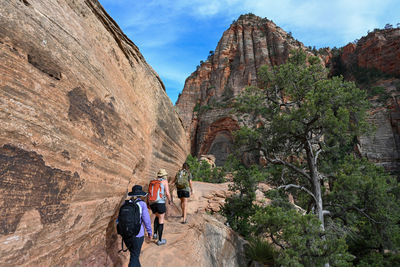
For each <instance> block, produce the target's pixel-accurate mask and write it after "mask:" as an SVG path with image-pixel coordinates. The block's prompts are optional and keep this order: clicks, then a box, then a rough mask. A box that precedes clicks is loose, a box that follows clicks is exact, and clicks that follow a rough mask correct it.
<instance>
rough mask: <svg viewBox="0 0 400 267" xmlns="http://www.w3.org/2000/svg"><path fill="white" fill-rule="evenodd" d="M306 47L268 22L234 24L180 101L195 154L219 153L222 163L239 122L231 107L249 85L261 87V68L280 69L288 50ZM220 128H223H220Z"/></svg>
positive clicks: (246, 19) (247, 19)
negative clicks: (228, 103)
mask: <svg viewBox="0 0 400 267" xmlns="http://www.w3.org/2000/svg"><path fill="white" fill-rule="evenodd" d="M300 47H302V48H304V46H303V45H302V44H301V43H300V42H298V41H297V40H295V39H293V38H292V37H291V35H290V34H288V33H286V32H285V31H284V30H282V29H281V28H280V27H278V26H276V25H275V24H274V23H273V22H272V21H270V20H268V19H262V18H260V17H257V16H254V15H251V14H249V15H242V16H240V18H239V19H238V20H237V21H235V22H234V23H232V24H231V26H230V27H229V29H227V30H226V31H225V32H224V34H223V36H222V38H221V40H220V41H219V43H218V45H217V47H216V49H215V51H211V52H212V53H210V56H209V57H208V59H207V60H206V61H205V62H203V63H202V64H201V65H200V66H199V67H198V68H197V70H196V71H195V72H193V73H192V74H191V75H190V77H188V78H187V79H186V82H185V87H184V89H183V91H182V94H181V95H180V96H179V99H178V101H177V103H176V107H177V108H178V112H179V115H180V117H181V119H182V121H183V124H184V127H185V129H186V130H187V131H188V133H189V134H190V143H191V153H192V154H194V155H202V154H214V155H215V156H216V163H217V165H221V164H223V162H224V161H225V159H226V154H227V153H229V152H230V151H231V146H232V132H233V131H235V130H237V129H238V122H237V118H236V117H235V116H234V115H232V114H230V109H229V107H228V108H227V107H220V106H219V105H218V104H221V103H227V102H228V101H229V100H231V99H232V98H233V97H235V96H237V95H238V94H239V93H240V92H241V91H243V89H244V88H245V87H247V86H250V85H257V82H258V80H257V72H258V70H259V68H260V67H261V66H262V65H265V64H267V65H270V66H274V65H279V64H282V63H284V62H285V61H286V59H287V58H288V56H289V52H290V50H292V49H295V48H300ZM219 124H221V125H219Z"/></svg>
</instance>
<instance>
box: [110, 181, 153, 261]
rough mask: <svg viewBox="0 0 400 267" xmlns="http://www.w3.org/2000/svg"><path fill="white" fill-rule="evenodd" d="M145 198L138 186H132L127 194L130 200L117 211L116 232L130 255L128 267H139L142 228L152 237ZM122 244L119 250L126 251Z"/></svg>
mask: <svg viewBox="0 0 400 267" xmlns="http://www.w3.org/2000/svg"><path fill="white" fill-rule="evenodd" d="M146 196H147V193H145V192H143V190H142V187H141V186H140V185H135V186H133V187H132V192H129V193H128V197H130V199H129V200H125V202H124V204H123V205H122V206H121V208H120V210H119V215H118V220H117V232H118V234H120V235H121V236H122V240H123V243H125V245H126V247H127V249H129V252H130V254H131V257H130V260H129V267H140V266H141V265H140V262H139V256H140V250H141V249H142V245H143V241H144V228H146V231H147V235H148V237H149V238H151V235H152V232H151V220H150V215H149V211H148V210H147V205H146V203H145V202H144V201H143V199H142V198H145V197H146ZM143 225H144V227H143ZM123 243H122V249H121V250H122V251H127V250H124V249H123ZM121 250H120V251H121Z"/></svg>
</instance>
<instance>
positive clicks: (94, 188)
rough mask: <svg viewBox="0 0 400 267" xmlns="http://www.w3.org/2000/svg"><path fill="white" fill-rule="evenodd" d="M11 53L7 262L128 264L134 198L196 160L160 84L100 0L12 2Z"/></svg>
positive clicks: (5, 36)
mask: <svg viewBox="0 0 400 267" xmlns="http://www.w3.org/2000/svg"><path fill="white" fill-rule="evenodd" d="M0 55H1V60H0V124H1V127H0V213H1V218H0V265H1V266H11V265H18V266H20V265H27V266H35V265H38V266H60V265H71V266H76V265H79V264H88V265H90V264H91V263H90V262H91V261H92V260H95V261H96V262H98V263H99V264H100V265H102V264H104V265H106V264H108V265H112V264H118V262H119V258H118V256H117V255H116V252H115V249H116V244H115V240H116V235H115V231H114V228H115V226H114V218H115V215H116V213H117V209H118V207H119V204H120V202H121V200H122V199H123V198H124V197H125V194H126V192H127V190H128V189H130V187H131V186H132V185H133V184H136V183H138V184H142V185H146V184H147V183H148V181H149V179H150V178H152V177H154V175H155V173H156V172H157V170H158V169H159V168H165V169H166V170H167V171H168V172H169V173H170V174H171V175H173V174H174V173H175V171H176V170H177V169H178V167H179V166H181V164H182V163H183V161H184V160H185V158H186V155H187V153H188V152H189V146H188V145H187V143H186V136H185V132H184V129H183V126H182V123H181V121H180V120H179V118H178V115H177V113H176V112H175V111H174V107H173V105H172V103H171V102H170V100H169V98H168V96H167V95H166V93H165V89H164V86H163V84H162V82H161V80H160V78H159V77H158V75H157V74H156V73H155V72H154V71H153V69H152V68H151V67H150V66H149V65H148V64H147V63H146V61H145V59H144V58H143V56H142V55H141V53H140V52H139V49H138V48H137V47H136V46H135V44H134V43H133V42H131V41H130V40H129V39H128V38H127V37H126V36H125V35H124V34H123V32H122V31H121V30H120V28H119V27H118V25H117V24H116V23H115V22H114V21H113V20H112V19H111V17H109V16H108V15H107V13H106V12H105V11H104V9H103V8H102V7H101V5H100V4H99V3H98V2H97V1H96V0H86V1H83V0H78V1H49V0H41V1H33V0H21V1H6V0H1V1H0ZM118 245H119V244H118Z"/></svg>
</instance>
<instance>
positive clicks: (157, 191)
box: [148, 179, 165, 203]
mask: <svg viewBox="0 0 400 267" xmlns="http://www.w3.org/2000/svg"><path fill="white" fill-rule="evenodd" d="M148 192H149V195H148V199H149V202H150V203H158V202H160V201H163V200H165V197H164V195H165V189H164V185H163V184H162V183H161V180H158V179H155V180H152V181H150V184H149V190H148Z"/></svg>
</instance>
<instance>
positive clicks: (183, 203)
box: [180, 197, 187, 222]
mask: <svg viewBox="0 0 400 267" xmlns="http://www.w3.org/2000/svg"><path fill="white" fill-rule="evenodd" d="M180 200H181V208H182V217H183V221H182V222H186V214H187V198H186V197H182V198H180Z"/></svg>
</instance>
